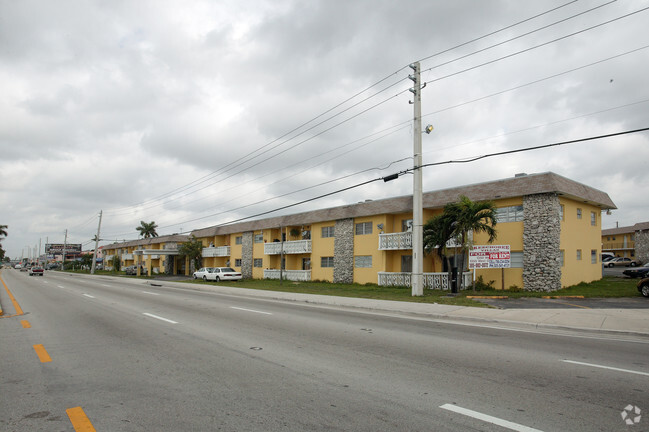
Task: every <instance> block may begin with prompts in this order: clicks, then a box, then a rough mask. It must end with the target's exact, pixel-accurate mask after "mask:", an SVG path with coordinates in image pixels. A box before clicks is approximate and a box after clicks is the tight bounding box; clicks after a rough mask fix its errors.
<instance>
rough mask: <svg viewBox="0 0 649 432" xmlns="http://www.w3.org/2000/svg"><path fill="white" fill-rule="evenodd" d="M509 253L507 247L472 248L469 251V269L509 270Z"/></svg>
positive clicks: (486, 246) (487, 246)
mask: <svg viewBox="0 0 649 432" xmlns="http://www.w3.org/2000/svg"><path fill="white" fill-rule="evenodd" d="M509 267H511V251H510V247H509V245H483V246H473V248H471V250H470V251H469V268H470V269H486V268H509Z"/></svg>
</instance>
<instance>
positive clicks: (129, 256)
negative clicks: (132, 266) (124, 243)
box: [122, 253, 133, 260]
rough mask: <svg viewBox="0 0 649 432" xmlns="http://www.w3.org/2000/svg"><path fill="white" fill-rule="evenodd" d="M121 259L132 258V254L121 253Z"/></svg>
mask: <svg viewBox="0 0 649 432" xmlns="http://www.w3.org/2000/svg"><path fill="white" fill-rule="evenodd" d="M122 259H125V260H132V259H133V254H132V253H130V254H123V255H122Z"/></svg>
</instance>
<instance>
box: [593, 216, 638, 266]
mask: <svg viewBox="0 0 649 432" xmlns="http://www.w3.org/2000/svg"><path fill="white" fill-rule="evenodd" d="M602 252H611V253H613V254H614V255H615V256H619V257H626V258H631V259H635V260H638V261H641V262H643V263H644V262H647V261H649V222H640V223H637V224H635V225H631V226H625V227H618V228H608V229H604V230H602Z"/></svg>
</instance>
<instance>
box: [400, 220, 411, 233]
mask: <svg viewBox="0 0 649 432" xmlns="http://www.w3.org/2000/svg"><path fill="white" fill-rule="evenodd" d="M410 231H412V219H404V220H402V221H401V232H410Z"/></svg>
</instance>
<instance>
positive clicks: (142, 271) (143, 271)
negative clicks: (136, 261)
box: [124, 265, 148, 276]
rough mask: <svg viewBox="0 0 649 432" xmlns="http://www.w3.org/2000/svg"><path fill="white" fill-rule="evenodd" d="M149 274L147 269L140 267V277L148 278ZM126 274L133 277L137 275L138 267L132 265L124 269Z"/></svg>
mask: <svg viewBox="0 0 649 432" xmlns="http://www.w3.org/2000/svg"><path fill="white" fill-rule="evenodd" d="M147 272H148V271H147V269H146V267H144V266H140V275H141V276H146V275H147ZM124 273H126V274H127V275H132V276H135V275H137V266H134V265H132V266H128V267H126V268H125V269H124Z"/></svg>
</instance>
